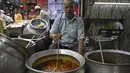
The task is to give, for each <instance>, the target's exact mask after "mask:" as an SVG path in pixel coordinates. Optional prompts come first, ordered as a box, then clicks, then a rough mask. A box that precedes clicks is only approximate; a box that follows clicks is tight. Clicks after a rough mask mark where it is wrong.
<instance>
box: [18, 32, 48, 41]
mask: <svg viewBox="0 0 130 73" xmlns="http://www.w3.org/2000/svg"><path fill="white" fill-rule="evenodd" d="M23 35H39V36H40V34H21V35H19V36H18V38H20V39H26V40H34V41H37V40H41V39H43V38H45V37H46V36H45V35H42V37H40V38H36V39H31V38H30V39H29V38H23V37H21V36H23Z"/></svg>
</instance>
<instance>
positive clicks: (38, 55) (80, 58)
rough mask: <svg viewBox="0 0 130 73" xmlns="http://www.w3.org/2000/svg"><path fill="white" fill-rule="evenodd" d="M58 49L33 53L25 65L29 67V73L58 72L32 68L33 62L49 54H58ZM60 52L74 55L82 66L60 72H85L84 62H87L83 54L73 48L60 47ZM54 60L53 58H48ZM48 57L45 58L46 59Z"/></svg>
mask: <svg viewBox="0 0 130 73" xmlns="http://www.w3.org/2000/svg"><path fill="white" fill-rule="evenodd" d="M57 51H58V49H49V50H44V51H41V52H37V53H35V54H33V55H32V56H31V57H30V58H29V59H28V60H27V61H26V62H25V65H26V67H27V68H28V72H27V73H57V72H45V71H41V70H36V69H34V68H32V65H33V63H34V62H35V61H36V60H37V59H39V58H41V57H44V56H49V55H56V54H57ZM59 54H63V55H68V56H72V57H74V58H75V59H76V60H78V61H79V63H80V67H78V68H76V69H74V70H71V71H65V72H60V73H85V69H84V64H85V59H84V57H83V56H82V55H80V54H79V53H77V52H75V51H72V50H67V49H59ZM47 59H50V60H52V59H53V58H49V57H48V58H47ZM47 59H43V60H44V61H45V60H47Z"/></svg>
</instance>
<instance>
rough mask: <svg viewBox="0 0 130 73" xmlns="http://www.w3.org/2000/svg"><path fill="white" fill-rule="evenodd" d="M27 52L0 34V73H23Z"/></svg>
mask: <svg viewBox="0 0 130 73" xmlns="http://www.w3.org/2000/svg"><path fill="white" fill-rule="evenodd" d="M27 55H30V54H29V52H28V51H27V50H26V49H25V48H24V47H22V46H21V45H20V44H18V43H17V42H15V41H13V40H12V39H10V38H9V37H7V36H5V35H3V34H0V73H25V71H26V67H25V65H24V64H25V60H26V58H27V57H28V56H27Z"/></svg>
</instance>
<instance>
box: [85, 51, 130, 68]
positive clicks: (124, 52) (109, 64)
mask: <svg viewBox="0 0 130 73" xmlns="http://www.w3.org/2000/svg"><path fill="white" fill-rule="evenodd" d="M102 51H103V52H113V53H122V54H126V55H130V53H129V52H127V51H123V50H112V49H103V50H102ZM96 52H100V50H91V51H89V52H86V53H85V54H84V57H85V59H86V60H88V61H90V62H92V63H96V64H101V65H108V66H126V65H127V66H128V65H130V63H126V64H111V63H101V62H97V61H94V60H92V59H89V58H88V56H89V55H90V54H93V53H96Z"/></svg>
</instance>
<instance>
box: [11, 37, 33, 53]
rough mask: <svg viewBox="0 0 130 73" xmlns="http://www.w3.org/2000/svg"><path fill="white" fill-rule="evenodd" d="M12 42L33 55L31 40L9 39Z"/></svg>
mask: <svg viewBox="0 0 130 73" xmlns="http://www.w3.org/2000/svg"><path fill="white" fill-rule="evenodd" d="M11 39H13V40H14V41H16V42H18V43H19V44H20V45H21V46H23V47H25V48H26V49H27V50H28V51H29V52H30V54H31V55H32V54H34V53H35V52H34V46H35V42H34V41H32V40H28V39H20V38H11Z"/></svg>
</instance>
